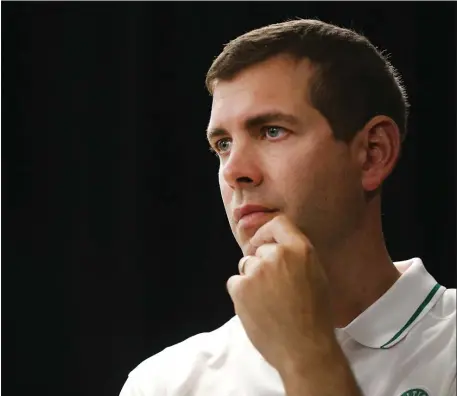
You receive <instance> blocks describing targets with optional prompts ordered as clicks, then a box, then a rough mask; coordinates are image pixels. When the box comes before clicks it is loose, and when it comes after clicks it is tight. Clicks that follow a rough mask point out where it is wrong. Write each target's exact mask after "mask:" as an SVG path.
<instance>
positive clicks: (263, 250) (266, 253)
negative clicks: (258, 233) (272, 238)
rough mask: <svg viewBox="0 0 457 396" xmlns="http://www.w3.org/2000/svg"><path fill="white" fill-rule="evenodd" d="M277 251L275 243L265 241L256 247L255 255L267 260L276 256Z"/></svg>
mask: <svg viewBox="0 0 457 396" xmlns="http://www.w3.org/2000/svg"><path fill="white" fill-rule="evenodd" d="M277 252H278V244H277V243H265V244H263V245H261V246H259V247H258V248H257V250H256V252H255V255H256V256H257V257H259V258H261V259H263V260H268V259H271V258H273V257H276V255H277Z"/></svg>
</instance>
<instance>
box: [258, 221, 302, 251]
mask: <svg viewBox="0 0 457 396" xmlns="http://www.w3.org/2000/svg"><path fill="white" fill-rule="evenodd" d="M303 238H306V237H305V236H304V234H303V233H302V232H301V231H300V230H299V229H298V227H296V226H295V224H293V223H292V222H291V221H290V220H289V219H288V218H287V217H286V216H284V215H279V216H276V217H274V218H273V219H272V220H270V221H269V222H268V223H265V224H264V225H263V226H262V227H260V228H259V229H258V230H257V232H256V233H255V234H254V236H253V237H252V238H251V240H250V241H249V244H250V245H251V246H252V247H253V248H254V249H257V248H258V247H260V246H262V245H264V244H266V243H279V244H284V245H291V244H295V243H297V242H299V241H300V242H303Z"/></svg>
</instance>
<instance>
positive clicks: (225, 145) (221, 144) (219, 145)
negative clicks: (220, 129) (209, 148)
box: [215, 139, 232, 153]
mask: <svg viewBox="0 0 457 396" xmlns="http://www.w3.org/2000/svg"><path fill="white" fill-rule="evenodd" d="M231 144H232V142H231V141H230V140H228V139H220V140H218V141H217V142H216V144H215V147H216V151H217V152H218V153H224V152H226V151H227V150H229V149H230V146H231Z"/></svg>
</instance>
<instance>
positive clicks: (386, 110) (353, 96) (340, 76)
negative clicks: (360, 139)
mask: <svg viewBox="0 0 457 396" xmlns="http://www.w3.org/2000/svg"><path fill="white" fill-rule="evenodd" d="M281 54H285V55H291V56H292V57H293V58H294V59H296V60H301V59H303V58H307V59H309V60H310V61H311V62H312V64H313V65H314V66H316V72H315V73H314V75H313V77H312V79H311V84H310V91H309V93H308V94H309V99H310V101H311V103H312V104H313V106H314V107H315V108H316V109H317V110H318V111H320V112H321V114H322V115H323V116H324V117H325V118H326V119H327V121H328V122H329V124H330V126H331V127H332V129H333V133H334V135H335V138H336V139H339V140H344V141H347V142H348V141H350V140H352V138H353V137H354V136H355V135H356V133H357V132H358V131H359V130H361V129H362V128H363V126H364V125H365V124H366V123H367V122H368V121H369V120H370V119H371V118H372V117H374V116H376V115H379V114H382V115H386V116H388V117H391V118H392V119H393V120H394V121H395V122H396V123H397V125H398V127H399V130H400V135H401V140H402V141H403V140H404V138H405V136H406V129H407V117H408V108H409V104H408V99H407V96H406V92H405V89H404V87H403V85H402V82H401V79H400V76H399V74H398V72H397V70H396V69H395V68H394V67H393V66H392V65H391V64H390V62H389V60H388V59H387V57H386V56H384V54H383V53H382V52H380V51H379V50H378V49H377V48H376V47H375V46H374V45H373V44H372V43H370V41H369V40H368V39H367V38H366V37H364V36H362V35H360V34H358V33H356V32H354V31H352V30H349V29H345V28H341V27H338V26H335V25H331V24H328V23H325V22H321V21H319V20H309V19H298V20H292V21H287V22H282V23H277V24H273V25H268V26H265V27H262V28H259V29H255V30H252V31H250V32H248V33H245V34H243V35H241V36H239V37H237V38H235V39H234V40H232V41H230V42H229V43H228V44H226V45H225V47H224V49H223V51H222V53H221V54H220V55H219V56H218V57H217V58H216V59H215V60H214V62H213V64H212V65H211V67H210V69H209V70H208V73H207V76H206V87H207V88H208V91H209V92H210V94H212V93H213V86H214V83H215V82H216V81H217V80H225V81H228V80H230V79H232V78H234V77H235V76H236V74H237V73H239V72H240V71H242V70H244V69H246V68H248V67H249V66H252V65H254V64H258V63H260V62H263V61H265V60H267V59H269V58H272V57H274V56H277V55H281Z"/></svg>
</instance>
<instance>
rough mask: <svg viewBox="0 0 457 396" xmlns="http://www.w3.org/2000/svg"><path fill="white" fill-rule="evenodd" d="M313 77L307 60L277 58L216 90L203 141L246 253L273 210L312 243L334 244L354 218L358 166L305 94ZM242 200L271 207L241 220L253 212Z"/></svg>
mask: <svg viewBox="0 0 457 396" xmlns="http://www.w3.org/2000/svg"><path fill="white" fill-rule="evenodd" d="M311 75H312V66H311V64H310V63H309V62H308V61H307V60H303V61H301V62H295V61H292V60H291V59H289V58H287V57H284V56H280V57H275V58H272V59H270V60H267V61H265V62H263V63H261V64H258V65H255V66H252V67H250V68H248V69H246V70H244V71H242V72H240V73H239V74H238V75H237V76H236V77H235V78H234V79H232V80H230V81H219V82H217V84H216V85H215V87H214V94H213V103H212V111H211V118H210V122H209V126H208V133H209V140H210V144H211V145H212V147H213V148H214V149H215V150H216V151H217V152H218V155H219V157H220V168H219V184H220V189H221V194H222V199H223V202H224V206H225V209H226V212H227V216H228V219H229V222H230V227H231V229H232V232H233V234H234V236H235V238H236V240H237V242H238V244H239V245H240V247H241V249H242V250H243V252H244V254H246V252H247V251H248V249H249V240H250V238H251V237H252V236H253V235H254V234H255V232H256V231H257V230H258V229H259V227H260V226H262V225H263V224H265V223H266V222H267V221H269V220H271V219H272V218H273V217H274V216H276V215H277V214H278V213H283V214H285V215H287V216H288V217H289V218H290V219H291V220H292V221H293V222H294V223H295V224H296V225H297V226H298V227H299V228H300V229H301V230H302V231H303V232H304V233H305V234H306V235H307V237H308V238H309V239H310V240H311V242H312V243H313V244H314V245H315V246H316V248H330V247H331V246H334V244H335V243H337V242H338V241H339V240H340V239H342V238H344V237H345V236H346V235H347V233H348V232H349V230H350V229H351V228H353V227H355V225H356V223H357V219H359V218H360V211H361V208H362V207H363V199H364V195H363V188H362V185H361V170H360V169H359V168H358V167H357V165H356V161H355V160H354V158H353V157H354V155H352V154H351V147H350V145H348V144H346V143H344V142H338V141H336V140H335V139H334V137H333V134H332V130H331V128H330V126H329V124H328V122H327V121H326V119H325V118H324V117H323V116H322V115H321V114H320V113H319V112H318V111H317V110H316V109H314V108H313V107H312V105H311V104H310V102H309V100H308V99H307V97H308V80H309V77H310V76H311ZM246 205H260V206H262V207H265V208H267V209H271V210H273V211H272V212H258V213H252V214H250V215H246V216H244V217H242V218H241V219H239V216H240V214H243V212H241V213H240V208H244V209H247V212H249V211H250V210H258V209H259V208H257V209H256V208H255V207H254V208H253V207H251V208H249V206H246ZM249 209H250V210H249Z"/></svg>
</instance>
